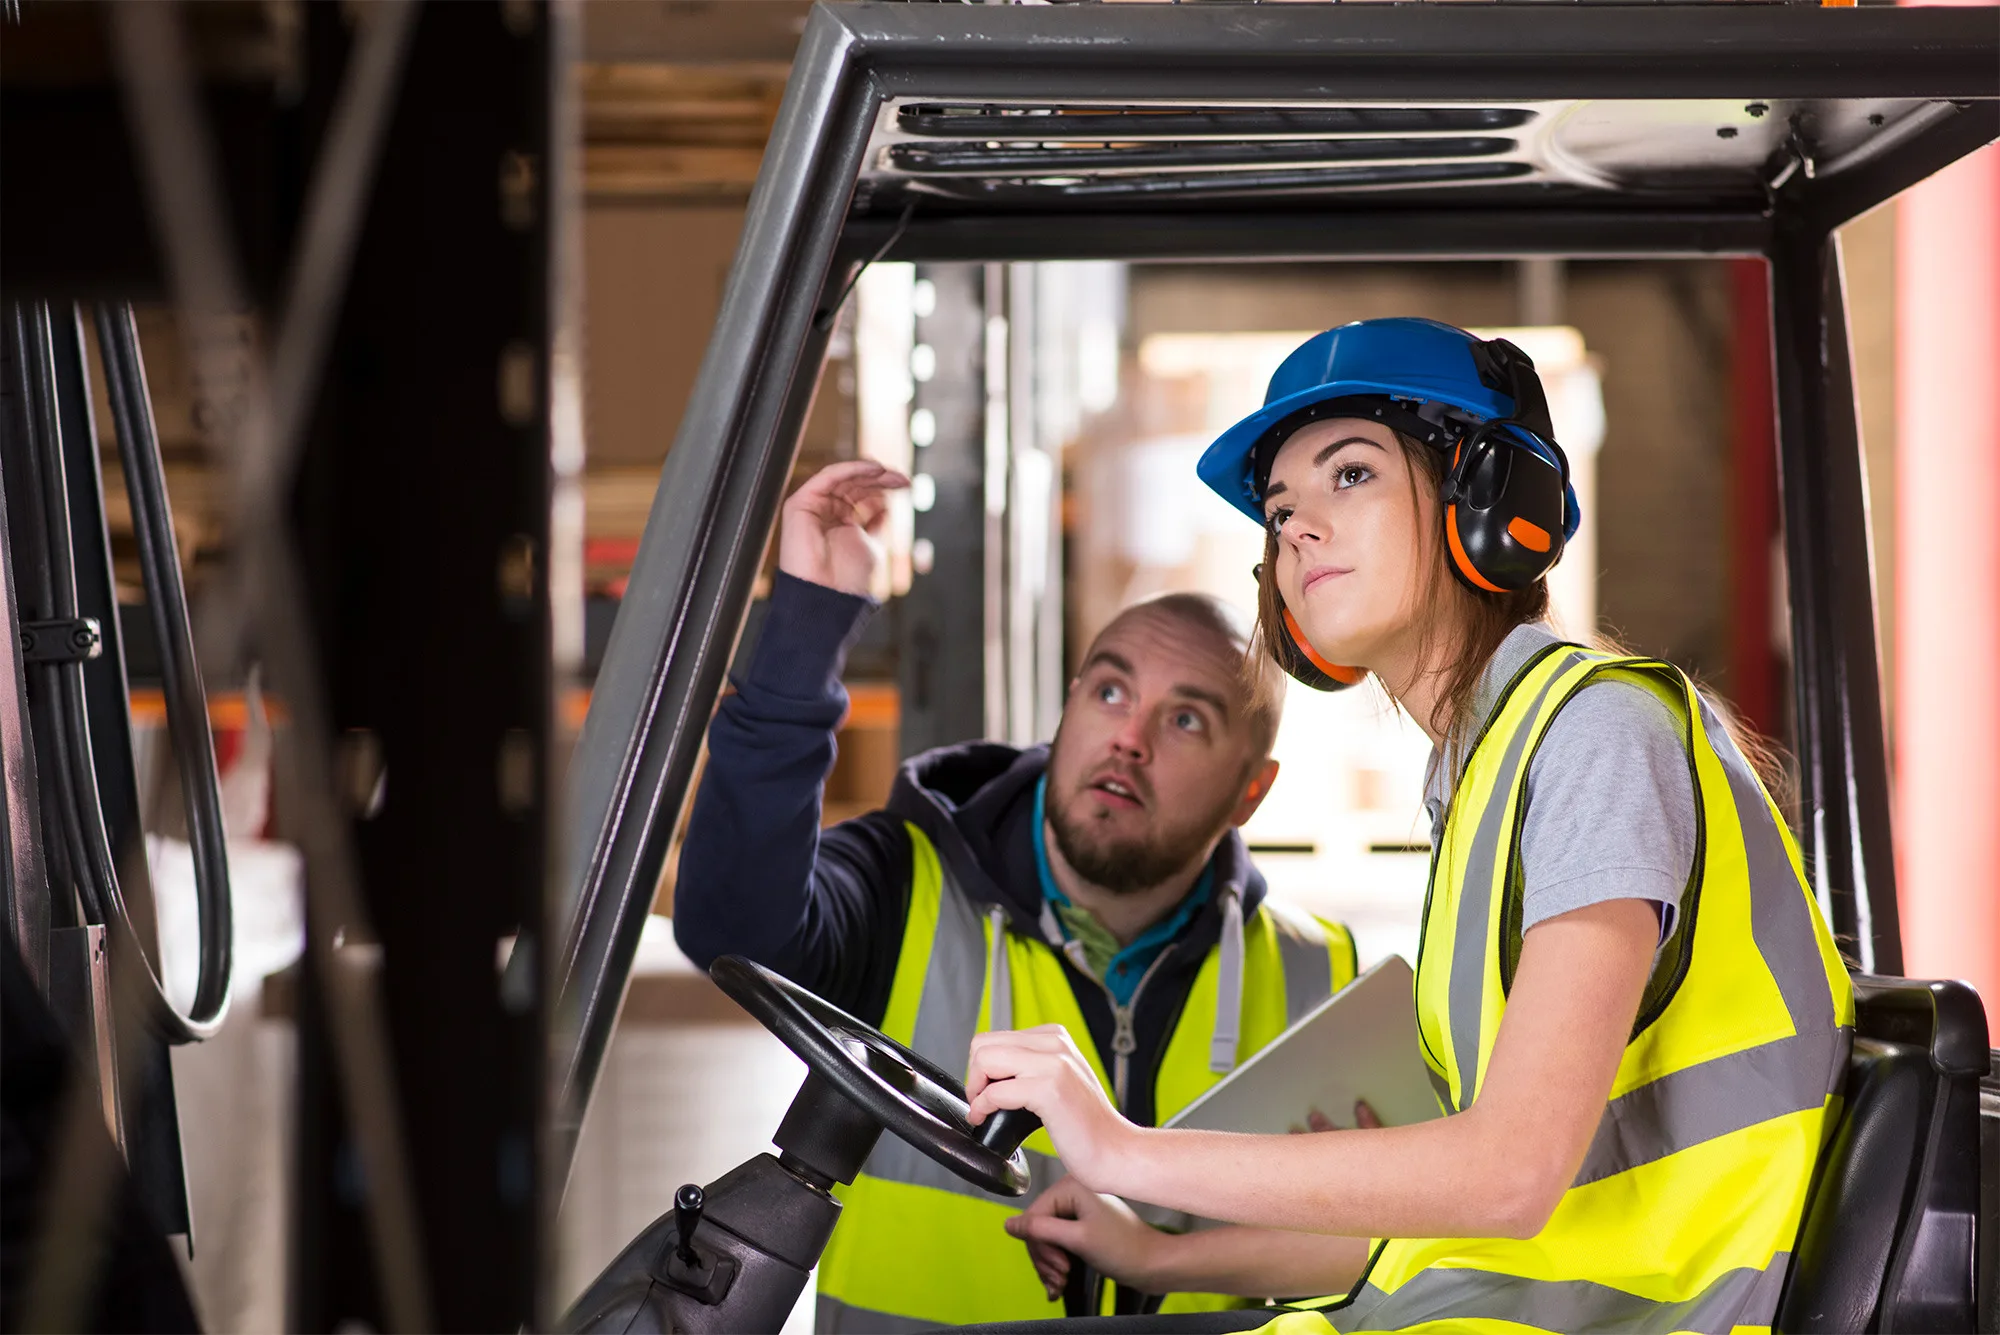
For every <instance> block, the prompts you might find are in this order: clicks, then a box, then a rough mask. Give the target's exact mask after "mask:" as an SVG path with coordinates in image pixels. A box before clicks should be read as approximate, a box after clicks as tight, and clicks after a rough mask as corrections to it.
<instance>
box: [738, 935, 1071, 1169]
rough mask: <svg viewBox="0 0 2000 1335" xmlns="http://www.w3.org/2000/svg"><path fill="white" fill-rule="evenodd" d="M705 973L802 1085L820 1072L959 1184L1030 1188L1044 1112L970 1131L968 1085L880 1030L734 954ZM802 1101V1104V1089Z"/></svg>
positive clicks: (1002, 1118)
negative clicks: (780, 1048) (796, 1064)
mask: <svg viewBox="0 0 2000 1335" xmlns="http://www.w3.org/2000/svg"><path fill="white" fill-rule="evenodd" d="M708 972H709V976H710V977H711V978H713V979H715V981H716V984H717V986H719V987H721V988H722V990H723V991H724V992H726V993H728V994H729V996H730V997H731V998H732V999H733V1000H734V1001H735V1002H736V1003H737V1004H738V1005H740V1006H741V1007H743V1009H744V1010H746V1011H749V1012H750V1014H751V1015H753V1016H754V1017H756V1019H757V1021H758V1023H760V1024H762V1025H763V1026H764V1027H765V1028H766V1029H769V1030H770V1031H771V1032H772V1033H773V1034H775V1035H777V1037H778V1039H779V1041H780V1042H782V1043H783V1044H784V1045H785V1046H786V1047H788V1048H790V1049H791V1050H792V1051H793V1052H794V1053H795V1054H797V1056H798V1057H799V1059H800V1060H802V1061H803V1062H805V1064H806V1067H807V1069H808V1070H809V1071H810V1073H811V1074H810V1075H809V1076H808V1082H809V1083H810V1081H811V1080H812V1079H813V1078H814V1077H817V1078H818V1079H819V1080H821V1081H823V1082H824V1083H825V1084H827V1085H829V1086H831V1087H832V1091H833V1092H834V1093H836V1094H838V1095H839V1096H840V1097H841V1098H842V1099H843V1100H844V1101H845V1102H847V1103H849V1104H851V1105H853V1107H854V1108H856V1109H858V1110H859V1111H860V1112H861V1113H863V1114H865V1115H866V1116H867V1118H868V1119H870V1120H872V1121H873V1122H875V1123H876V1124H877V1125H878V1126H880V1127H882V1128H885V1129H887V1130H889V1131H892V1132H894V1133H895V1134H896V1135H898V1136H900V1137H902V1138H903V1139H904V1140H906V1141H908V1142H909V1143H910V1144H912V1145H914V1146H916V1148H918V1149H919V1150H922V1151H923V1152H924V1153H925V1154H926V1155H929V1156H930V1157H931V1158H932V1159H935V1160H936V1161H937V1162H939V1163H941V1164H943V1165H944V1166H945V1167H946V1168H949V1169H950V1170H951V1171H952V1172H954V1173H956V1174H958V1175H959V1176H960V1177H962V1178H964V1179H965V1180H966V1181H968V1182H971V1183H973V1184H975V1185H977V1186H980V1187H983V1188H985V1189H986V1190H987V1191H991V1192H995V1193H997V1194H999V1195H1002V1196H1022V1195H1026V1194H1027V1190H1028V1164H1027V1160H1026V1159H1025V1158H1024V1157H1023V1155H1022V1153H1021V1149H1020V1145H1021V1142H1022V1141H1023V1140H1025V1139H1027V1137H1028V1136H1029V1135H1031V1134H1033V1132H1034V1131H1035V1130H1036V1128H1038V1127H1040V1126H1041V1124H1042V1123H1041V1118H1039V1117H1037V1116H1035V1115H1034V1114H1033V1113H1031V1112H1027V1111H1025V1110H1012V1109H1010V1110H1007V1111H1003V1112H999V1113H995V1114H994V1115H993V1116H991V1117H988V1118H987V1119H986V1121H985V1123H984V1124H983V1125H981V1126H976V1127H975V1126H973V1125H972V1123H970V1122H968V1121H967V1120H966V1099H965V1086H963V1085H961V1084H960V1083H959V1082H958V1080H957V1079H956V1078H955V1077H953V1076H952V1075H951V1074H950V1073H949V1072H948V1071H946V1070H944V1069H943V1068H942V1067H939V1066H937V1065H936V1064H935V1063H933V1062H930V1061H927V1060H925V1059H924V1058H923V1057H921V1056H919V1055H918V1054H916V1053H914V1052H912V1051H910V1050H909V1049H908V1048H906V1047H904V1046H903V1045H902V1044H901V1043H898V1042H897V1041H896V1040H895V1039H893V1038H890V1037H889V1036H888V1035H887V1034H885V1033H883V1032H882V1031H881V1030H879V1029H875V1028H872V1027H871V1026H869V1025H865V1024H863V1023H861V1021H859V1020H857V1019H855V1018H854V1017H853V1016H851V1015H849V1014H848V1013H847V1012H846V1011H843V1010H841V1009H840V1008H839V1007H838V1006H835V1005H832V1004H831V1003H829V1002H826V1001H823V1000H821V999H820V998H819V997H816V996H814V995H813V994H812V993H810V992H808V991H806V990H805V989H804V988H802V987H800V986H799V985H798V984H796V983H794V982H792V981H790V980H789V979H786V978H782V977H780V976H779V975H777V974H775V973H773V972H771V971H770V970H769V969H766V968H765V967H764V966H763V965H761V964H756V963H753V962H752V961H750V960H747V959H744V958H743V957H742V956H741V955H725V956H723V957H722V958H721V959H719V960H717V961H716V962H715V965H714V967H713V968H711V969H710V970H709V971H708ZM800 1101H801V1103H803V1102H805V1098H804V1093H803V1091H802V1094H801V1100H800ZM796 1106H797V1105H795V1107H796ZM791 1120H792V1119H791V1117H790V1116H787V1118H786V1121H787V1122H788V1123H789V1122H791ZM781 1132H782V1128H781ZM869 1142H870V1144H871V1145H872V1143H873V1137H872V1136H871V1137H870V1138H869ZM779 1143H780V1144H783V1143H784V1142H783V1141H782V1140H780V1142H779ZM863 1153H864V1154H865V1153H866V1151H865V1149H864V1151H863ZM857 1166H858V1165H857Z"/></svg>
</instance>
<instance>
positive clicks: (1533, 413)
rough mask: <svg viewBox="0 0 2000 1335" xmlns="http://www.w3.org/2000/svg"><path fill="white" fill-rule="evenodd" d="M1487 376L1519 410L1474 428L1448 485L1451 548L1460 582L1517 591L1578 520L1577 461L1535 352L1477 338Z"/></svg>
mask: <svg viewBox="0 0 2000 1335" xmlns="http://www.w3.org/2000/svg"><path fill="white" fill-rule="evenodd" d="M1472 352H1473V364H1474V365H1475V366H1476V367H1477V368H1478V373H1479V378H1480V381H1481V382H1482V383H1483V384H1485V385H1487V386H1488V387H1489V388H1492V389H1495V390H1499V391H1502V392H1504V393H1506V394H1507V395H1508V397H1510V398H1511V399H1513V401H1514V411H1513V413H1512V415H1511V416H1508V417H1501V418H1494V419H1491V420H1489V421H1486V422H1484V423H1481V424H1480V425H1479V426H1478V427H1476V428H1475V429H1473V430H1472V431H1471V432H1470V433H1468V434H1467V435H1466V436H1465V437H1464V439H1462V440H1460V441H1459V443H1458V445H1457V447H1456V448H1455V449H1454V450H1453V451H1452V456H1451V469H1450V471H1448V472H1447V473H1446V474H1445V479H1444V482H1443V484H1442V485H1441V486H1440V487H1439V488H1438V501H1439V503H1440V504H1441V505H1442V506H1443V507H1444V537H1445V546H1446V548H1447V549H1448V550H1449V551H1450V552H1451V570H1452V573H1453V574H1454V575H1456V576H1458V579H1459V582H1460V583H1462V584H1464V585H1466V586H1467V587H1468V588H1472V589H1478V590H1480V591H1481V592H1484V593H1514V592H1517V591H1519V590H1521V589H1525V588H1527V587H1528V586H1529V585H1531V584H1533V583H1534V582H1535V581H1536V580H1538V579H1540V578H1542V576H1544V575H1546V574H1548V573H1549V571H1550V570H1551V569H1552V568H1554V566H1555V563H1556V562H1557V561H1558V560H1560V559H1561V557H1562V552H1563V544H1564V543H1565V542H1566V541H1567V540H1568V537H1569V534H1570V533H1571V532H1573V531H1574V529H1575V527H1576V525H1575V523H1574V522H1573V521H1572V519H1571V516H1570V513H1569V507H1568V496H1569V460H1568V459H1567V458H1566V457H1565V456H1564V454H1563V452H1562V447H1561V446H1559V445H1557V444H1555V429H1554V427H1553V426H1552V425H1551V423H1550V420H1549V403H1548V398H1547V396H1546V394H1545V393H1544V391H1543V389H1542V378H1541V377H1540V376H1539V375H1536V374H1535V364H1534V362H1533V361H1531V360H1529V358H1528V354H1527V353H1525V352H1522V351H1521V350H1520V349H1519V348H1517V347H1515V346H1514V345H1513V344H1512V343H1509V342H1508V341H1507V340H1506V339H1504V338H1496V339H1490V340H1487V341H1484V342H1477V343H1475V344H1474V345H1473V349H1472Z"/></svg>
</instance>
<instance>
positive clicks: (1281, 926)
mask: <svg viewBox="0 0 2000 1335" xmlns="http://www.w3.org/2000/svg"><path fill="white" fill-rule="evenodd" d="M1265 911H1266V913H1267V916H1268V917H1269V919H1270V923H1271V930H1272V931H1273V932H1275V933H1276V934H1277V938H1278V958H1279V960H1280V961H1282V962H1283V963H1284V966H1285V1023H1286V1024H1288V1025H1293V1024H1297V1023H1298V1022H1299V1021H1300V1020H1303V1019H1305V1018H1306V1013H1307V1012H1308V1011H1310V1010H1311V1009H1312V1008H1313V1007H1315V1006H1317V1005H1319V1003H1320V1002H1322V1001H1325V1000H1326V999H1327V998H1328V997H1330V996H1332V995H1333V956H1332V955H1331V954H1329V953H1328V952H1327V940H1326V934H1325V933H1324V932H1323V931H1319V930H1309V929H1306V928H1303V927H1302V926H1301V925H1298V924H1294V923H1291V922H1288V921H1286V919H1284V918H1282V917H1280V916H1279V915H1277V914H1275V913H1270V912H1269V909H1268V907H1267V908H1266V910H1265ZM1311 926H1312V928H1313V929H1317V928H1318V924H1317V923H1314V924H1312V925H1311Z"/></svg>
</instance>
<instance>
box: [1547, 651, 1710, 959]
mask: <svg viewBox="0 0 2000 1335" xmlns="http://www.w3.org/2000/svg"><path fill="white" fill-rule="evenodd" d="M1527 803H1528V809H1527V813H1526V815H1525V817H1524V819H1523V823H1522V829H1521V875H1522V881H1523V898H1522V906H1521V929H1522V930H1523V931H1527V930H1528V929H1530V928H1532V927H1534V926H1535V925H1536V924H1537V923H1540V922H1545V921H1547V920H1548V919H1550V918H1553V917H1555V916H1556V915H1558V914H1562V913H1568V912H1570V911H1571V910H1573V909H1580V908H1583V907H1585V906H1586V905H1590V904H1601V903H1603V902H1605V901H1606V900H1612V899H1646V900H1651V901H1653V902H1654V903H1656V904H1658V905H1659V906H1660V939H1661V940H1662V941H1664V940H1666V939H1667V938H1668V937H1669V936H1671V935H1672V934H1673V930H1674V921H1675V915H1676V914H1677V913H1678V911H1679V905H1680V898H1681V892H1682V891H1683V890H1684V889H1685V888H1686V887H1687V883H1688V879H1689V876H1690V874H1691V873H1692V872H1693V870H1694V858H1695V844H1696V842H1697V825H1696V820H1695V791H1694V776H1693V774H1692V773H1691V772H1690V769H1689V765H1688V752H1687V748H1686V747H1685V745H1683V742H1682V726H1681V723H1680V721H1679V719H1677V718H1676V717H1675V715H1674V712H1673V711H1672V710H1671V709H1669V708H1668V707H1667V706H1666V704H1664V703H1663V702H1662V701H1661V700H1660V699H1659V698H1658V697H1657V696H1655V695H1653V694H1652V692H1650V691H1648V690H1646V688H1644V687H1643V686H1638V685H1635V684H1633V683H1631V682H1627V681H1619V680H1616V679H1611V680H1604V681H1595V682H1592V683H1590V684H1589V685H1588V686H1585V687H1584V688H1583V689H1582V690H1580V691H1578V692H1577V693H1576V695H1575V697H1574V698H1573V699H1571V700H1570V702H1569V703H1568V704H1567V705H1565V706H1564V707H1563V711H1562V712H1561V713H1560V714H1558V715H1556V717H1555V721H1554V722H1552V723H1550V724H1549V728H1548V731H1547V732H1546V733H1545V734H1543V737H1542V744H1541V746H1540V748H1539V749H1538V750H1537V751H1536V752H1535V757H1534V759H1533V760H1532V761H1531V762H1530V763H1529V766H1528V790H1527Z"/></svg>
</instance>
